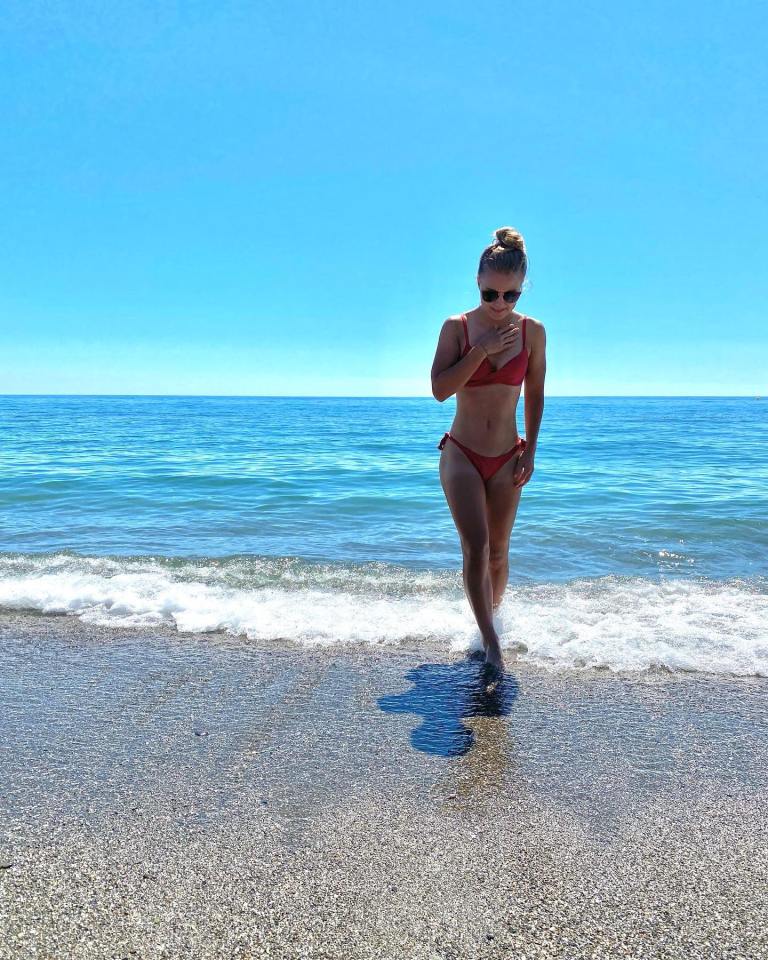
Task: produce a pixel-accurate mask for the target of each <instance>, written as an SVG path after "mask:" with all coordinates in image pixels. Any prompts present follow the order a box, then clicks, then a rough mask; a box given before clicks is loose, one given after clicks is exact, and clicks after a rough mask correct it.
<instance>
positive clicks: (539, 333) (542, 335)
mask: <svg viewBox="0 0 768 960" xmlns="http://www.w3.org/2000/svg"><path fill="white" fill-rule="evenodd" d="M528 330H529V335H528V339H529V341H530V344H531V353H530V356H529V357H528V369H527V370H526V373H525V381H524V382H525V442H526V450H530V451H531V452H533V451H534V450H535V449H536V442H537V440H538V437H539V427H540V426H541V417H542V414H543V413H544V378H545V376H546V373H547V356H546V350H547V332H546V330H545V329H544V324H543V323H539V321H538V320H532V318H531V317H528Z"/></svg>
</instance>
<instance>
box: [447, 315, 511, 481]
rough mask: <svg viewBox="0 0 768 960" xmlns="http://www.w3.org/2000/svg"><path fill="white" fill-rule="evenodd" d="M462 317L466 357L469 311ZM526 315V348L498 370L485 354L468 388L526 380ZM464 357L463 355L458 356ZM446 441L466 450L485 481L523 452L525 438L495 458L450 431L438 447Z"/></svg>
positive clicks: (468, 348) (467, 384) (469, 381)
mask: <svg viewBox="0 0 768 960" xmlns="http://www.w3.org/2000/svg"><path fill="white" fill-rule="evenodd" d="M461 319H462V321H463V323H464V341H465V343H464V350H463V351H462V354H461V356H462V357H463V356H465V355H466V354H467V353H469V351H470V349H471V347H470V343H469V330H468V329H467V316H466V314H462V315H461ZM526 319H527V318H526V317H525V316H524V317H523V331H522V333H523V348H522V350H521V351H520V353H518V354H517V356H515V357H512V359H511V360H508V361H507V362H506V363H505V364H504V365H503V366H502V367H499V369H498V370H494V369H493V367H492V366H491V364H490V361H489V360H488V357H486V358H485V359H484V360H483V362H482V363H481V364H480V366H479V367H478V368H477V370H476V371H475V372H474V374H473V375H472V376H471V377H470V378H469V380H467V382H466V383H465V384H464V386H465V387H481V386H484V385H485V384H486V383H506V384H509V385H510V386H515V387H516V386H519V385H520V384H521V383H522V382H523V380H524V379H525V373H526V370H527V369H528V351H527V350H526V348H525V321H526ZM459 359H461V358H459ZM446 440H452V441H453V442H454V443H455V444H456V446H457V447H459V448H460V449H461V450H463V451H464V453H465V454H466V456H467V459H468V460H469V461H470V462H471V463H472V465H473V466H474V467H475V469H476V470H477V472H478V473H479V474H480V476H481V477H482V478H483V480H489V479H490V478H491V477H492V476H493V475H494V473H496V471H497V470H500V469H501V468H502V467H503V466H504V464H505V463H506V462H507V461H508V460H511V459H512V457H514V456H516V454H517V453H518V451H520V452H522V451H523V450H525V446H526V443H525V439H524V438H523V437H520V438H518V441H517V443H516V444H515V445H514V447H512V449H511V450H507V451H506V453H500V454H499V455H498V456H496V457H487V456H484V455H483V454H482V453H477V451H475V450H472V449H471V448H470V447H467V446H465V445H464V444H463V443H460V442H459V441H458V440H457V439H456V437H452V436H451V434H450V433H444V434H443V437H442V439H441V441H440V443H438V445H437V449H438V450H442V449H443V447H444V446H445V441H446Z"/></svg>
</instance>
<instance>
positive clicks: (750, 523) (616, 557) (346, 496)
mask: <svg viewBox="0 0 768 960" xmlns="http://www.w3.org/2000/svg"><path fill="white" fill-rule="evenodd" d="M454 405H455V400H453V399H452V400H449V401H447V402H446V403H444V404H440V403H437V402H436V401H435V400H433V399H432V398H431V397H430V398H421V397H419V398H344V397H342V398H332V397H319V398H305V397H301V398H285V397H151V396H101V397H96V396H4V397H0V611H3V610H5V611H9V610H10V611H17V612H18V611H27V612H29V614H30V615H35V616H39V615H40V614H46V615H68V616H71V617H77V618H79V619H80V620H81V621H82V622H83V623H91V624H98V625H100V626H115V627H117V626H119V627H131V628H137V629H146V628H152V627H156V626H157V625H161V624H162V625H165V626H168V625H170V626H171V627H173V628H174V629H176V630H177V631H178V632H179V634H184V633H186V632H195V633H197V632H210V633H211V634H212V642H213V641H214V638H215V635H217V634H220V633H221V632H223V633H225V634H231V635H235V636H238V637H242V638H244V639H248V638H252V639H259V640H266V641H269V640H283V639H290V640H293V641H295V642H297V643H300V644H303V645H309V646H333V645H337V644H346V643H357V644H367V645H370V646H371V647H375V648H377V649H386V648H390V647H392V646H395V647H397V646H398V645H403V644H409V643H411V642H419V643H420V642H423V643H426V644H437V645H439V646H441V647H443V648H445V649H446V650H451V651H462V650H467V651H469V650H473V649H479V648H480V646H481V641H480V636H479V632H478V630H477V626H476V624H475V622H474V618H473V617H472V614H471V611H470V608H469V604H468V602H467V600H466V597H465V595H464V590H463V586H462V578H461V551H460V548H459V541H458V536H457V533H456V530H455V527H454V525H453V521H452V519H451V516H450V513H449V510H448V506H447V504H446V502H445V499H444V496H443V492H442V489H441V487H440V481H439V476H438V461H439V457H440V451H439V450H438V449H437V443H438V441H439V440H440V437H441V436H442V434H443V432H444V431H445V430H447V429H449V427H450V424H451V420H452V417H453V411H454ZM767 413H768V399H767V398H753V397H737V398H702V397H652V398H647V397H638V398H634V397H598V398H591V397H590V398H587V397H551V398H547V400H546V406H545V410H544V418H543V421H542V427H541V431H540V434H539V442H538V448H537V454H536V461H535V472H534V475H533V477H532V479H531V481H530V482H529V483H528V484H527V485H526V486H525V487H524V489H523V493H522V498H521V502H520V507H519V509H518V514H517V520H516V523H515V528H514V530H513V533H512V540H511V544H510V582H509V586H508V588H507V593H506V596H505V601H504V603H503V605H502V608H501V610H500V612H499V614H498V616H497V623H498V629H499V633H500V635H501V637H502V646H503V647H507V648H514V649H515V650H517V651H518V653H519V658H520V660H523V661H528V662H530V663H532V664H537V665H540V666H542V667H546V668H548V669H551V670H555V671H557V670H560V669H568V670H586V671H590V670H609V671H631V672H637V671H639V672H645V671H662V672H663V671H671V672H678V671H693V672H700V673H709V674H718V675H739V676H762V677H764V676H768V576H767V575H766V574H767V561H766V557H768V416H767ZM518 428H519V431H520V433H521V435H523V436H524V435H525V429H524V421H523V402H522V399H521V402H520V406H519V410H518Z"/></svg>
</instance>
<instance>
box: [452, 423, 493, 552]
mask: <svg viewBox="0 0 768 960" xmlns="http://www.w3.org/2000/svg"><path fill="white" fill-rule="evenodd" d="M440 483H441V485H442V487H443V493H444V494H445V499H446V500H447V501H448V506H449V508H450V511H451V516H452V517H453V522H454V523H455V524H456V529H457V530H458V533H459V538H460V539H461V545H462V549H467V548H470V549H471V548H474V549H476V550H484V549H487V547H488V515H487V511H486V504H485V483H484V482H483V478H482V477H481V476H480V474H479V473H478V472H477V470H476V469H475V467H474V466H473V465H472V464H471V463H470V462H469V460H468V459H467V457H466V455H465V454H464V452H463V451H462V450H460V449H459V448H458V447H457V446H456V444H455V443H453V442H452V441H450V440H448V441H447V442H446V444H445V447H443V452H442V454H441V455H440Z"/></svg>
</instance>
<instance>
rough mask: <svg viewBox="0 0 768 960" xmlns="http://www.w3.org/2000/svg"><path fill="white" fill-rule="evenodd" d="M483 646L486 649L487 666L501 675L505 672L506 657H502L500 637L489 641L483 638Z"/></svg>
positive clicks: (490, 638)
mask: <svg viewBox="0 0 768 960" xmlns="http://www.w3.org/2000/svg"><path fill="white" fill-rule="evenodd" d="M483 646H484V647H485V665H486V666H487V667H493V668H495V669H496V670H498V671H499V672H500V673H503V672H504V657H503V656H502V655H501V644H500V643H499V638H498V637H489V638H488V640H486V639H485V637H483Z"/></svg>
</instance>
